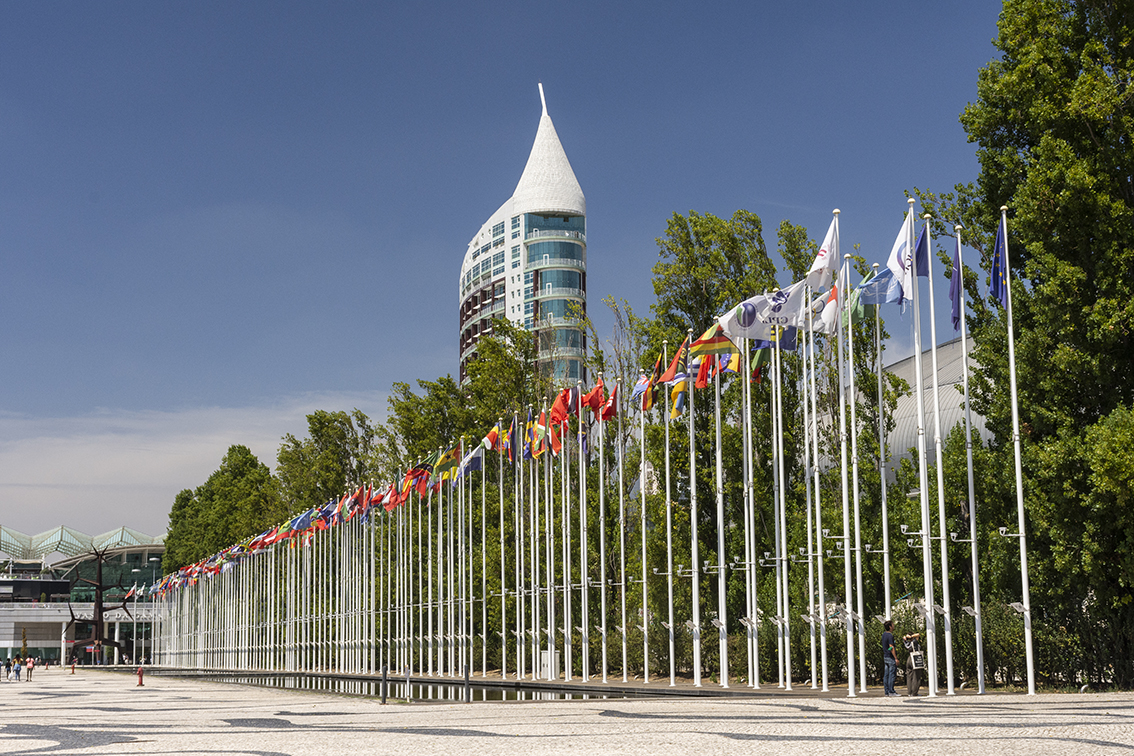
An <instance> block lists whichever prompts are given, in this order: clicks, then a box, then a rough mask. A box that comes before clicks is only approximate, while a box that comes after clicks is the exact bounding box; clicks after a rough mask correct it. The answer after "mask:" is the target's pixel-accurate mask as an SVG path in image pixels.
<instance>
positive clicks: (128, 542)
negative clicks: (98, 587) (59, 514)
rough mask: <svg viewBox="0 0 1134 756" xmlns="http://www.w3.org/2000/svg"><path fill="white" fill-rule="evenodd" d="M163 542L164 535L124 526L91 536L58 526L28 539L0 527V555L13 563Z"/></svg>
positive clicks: (18, 533)
mask: <svg viewBox="0 0 1134 756" xmlns="http://www.w3.org/2000/svg"><path fill="white" fill-rule="evenodd" d="M164 542H165V534H164V533H163V534H162V535H159V536H151V535H146V534H145V533H142V532H140V531H137V530H134V529H132V528H127V527H125V526H123V527H121V528H117V529H115V530H111V531H108V532H106V533H102V534H101V535H95V536H92V535H87V534H86V533H81V532H79V531H78V530H75V529H74V528H69V527H67V526H66V525H60V526H59V527H57V528H55V529H54V530H48V531H46V532H43V533H40V534H39V535H34V536H30V535H27V534H25V533H21V532H19V531H17V530H12V529H11V528H8V527H4V526H3V525H0V552H2V553H4V554H7V555H8V556H9V557H11V558H12V559H43V557H45V556H47V555H48V554H53V553H56V552H58V553H60V554H63V555H64V556H68V557H74V556H80V555H82V554H86V553H88V552H90V551H91V549H93V548H99V549H103V548H121V547H129V546H162V545H163V544H164Z"/></svg>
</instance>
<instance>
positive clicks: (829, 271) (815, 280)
mask: <svg viewBox="0 0 1134 756" xmlns="http://www.w3.org/2000/svg"><path fill="white" fill-rule="evenodd" d="M838 270H839V231H838V226H837V225H836V224H835V219H834V218H832V219H831V226H830V227H829V228H828V229H827V236H826V237H825V238H824V239H823V244H822V245H821V246H820V247H819V254H817V255H815V262H813V263H811V270H809V271H807V278H806V279H805V280H806V281H807V283H808V284H810V285H811V288H812V289H822V288H825V287H827V286H829V285H830V284H831V281H832V280H833V279H834V278H835V273H837V272H838Z"/></svg>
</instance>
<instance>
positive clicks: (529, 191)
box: [512, 84, 587, 215]
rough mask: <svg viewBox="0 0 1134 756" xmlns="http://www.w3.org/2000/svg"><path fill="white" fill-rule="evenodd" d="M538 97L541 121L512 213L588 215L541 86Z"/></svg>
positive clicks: (516, 192) (513, 195)
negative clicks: (541, 110)
mask: <svg viewBox="0 0 1134 756" xmlns="http://www.w3.org/2000/svg"><path fill="white" fill-rule="evenodd" d="M539 98H540V101H541V102H542V103H543V115H542V116H541V117H540V119H539V129H538V130H537V131H536V137H535V143H534V144H533V145H532V151H531V154H530V155H528V164H527V165H525V166H524V173H523V175H521V176H520V183H518V184H516V191H515V192H513V194H512V212H514V213H570V214H572V215H586V213H587V200H586V198H585V197H583V190H582V188H581V187H580V186H579V181H578V179H576V178H575V172H574V171H573V170H571V162H570V161H569V160H568V159H567V153H566V152H564V151H563V145H562V144H560V142H559V135H558V134H557V133H555V124H553V123H552V122H551V116H549V115H548V114H547V101H546V100H544V97H543V85H542V84H541V85H540V87H539Z"/></svg>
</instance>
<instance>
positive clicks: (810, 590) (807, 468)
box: [796, 291, 819, 690]
mask: <svg viewBox="0 0 1134 756" xmlns="http://www.w3.org/2000/svg"><path fill="white" fill-rule="evenodd" d="M807 301H808V302H810V301H811V296H810V291H807ZM797 334H799V335H800V336H802V338H803V343H801V344H797V345H796V348H797V349H799V350H800V352H801V354H800V356H801V357H802V360H801V361H800V365H801V366H802V368H803V370H802V374H801V375H800V387H799V388H800V392H799V393H800V396H801V397H803V490H804V494H805V503H806V506H805V508H806V512H807V549H806V553H805V556H806V557H807V624H808V625H809V626H810V630H811V633H810V634H811V689H812V690H816V689H818V687H819V683H818V670H817V669H816V668H817V667H818V662H819V659H818V656H817V651H818V649H817V648H816V644H815V554H814V553H813V549H812V547H811V544H812V543H814V533H813V531H812V524H813V520H812V515H811V480H810V475H811V439H810V433H811V420H812V418H811V413H810V412H808V411H807V409H808V408H807V342H808V340H809V339H810V338H811V333H810V332H809V331H806V330H804V329H802V328H801V329H799V331H797Z"/></svg>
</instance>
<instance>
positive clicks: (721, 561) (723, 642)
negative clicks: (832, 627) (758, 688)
mask: <svg viewBox="0 0 1134 756" xmlns="http://www.w3.org/2000/svg"><path fill="white" fill-rule="evenodd" d="M690 343H692V342H690ZM701 359H704V360H707V359H712V360H714V361H715V362H716V364H715V365H714V366H713V367H714V368H715V369H714V371H713V395H714V400H715V410H714V411H715V415H716V425H717V621H718V622H720V626H719V627H718V628H717V629H718V631H719V636H720V656H721V661H720V667H721V687H722V688H727V687H728V604H727V602H726V599H727V596H726V595H725V591H726V587H725V586H726V585H727V582H728V565H727V564H726V563H725V540H724V539H725V519H724V462H723V460H722V453H721V370H720V359H719V358H718V357H717V355H714V354H707V355H705V356H704V357H702V358H701ZM686 372H688V371H686ZM686 380H687V381H688V380H689V378H686Z"/></svg>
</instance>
